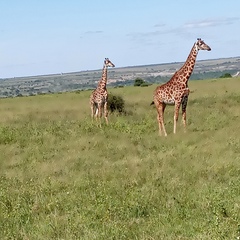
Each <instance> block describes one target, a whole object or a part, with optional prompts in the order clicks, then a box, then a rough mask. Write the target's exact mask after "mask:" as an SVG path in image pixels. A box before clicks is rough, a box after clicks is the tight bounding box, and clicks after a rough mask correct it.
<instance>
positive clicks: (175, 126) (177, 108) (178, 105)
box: [173, 102, 181, 134]
mask: <svg viewBox="0 0 240 240" xmlns="http://www.w3.org/2000/svg"><path fill="white" fill-rule="evenodd" d="M180 104H181V102H180V103H179V102H176V103H175V110H174V126H173V133H174V134H175V133H176V129H177V121H178V115H179V108H180Z"/></svg>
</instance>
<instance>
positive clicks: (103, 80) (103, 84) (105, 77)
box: [98, 64, 107, 89]
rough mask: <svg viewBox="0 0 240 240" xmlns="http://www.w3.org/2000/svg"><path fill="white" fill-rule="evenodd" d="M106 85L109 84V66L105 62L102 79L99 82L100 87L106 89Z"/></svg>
mask: <svg viewBox="0 0 240 240" xmlns="http://www.w3.org/2000/svg"><path fill="white" fill-rule="evenodd" d="M106 85H107V66H106V65H105V64H104V66H103V70H102V79H101V80H100V82H99V83H98V88H101V89H106Z"/></svg>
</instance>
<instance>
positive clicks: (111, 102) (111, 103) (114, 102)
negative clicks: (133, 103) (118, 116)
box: [108, 93, 125, 113]
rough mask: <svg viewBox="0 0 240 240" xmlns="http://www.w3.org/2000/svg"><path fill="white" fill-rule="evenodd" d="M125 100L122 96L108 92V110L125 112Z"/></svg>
mask: <svg viewBox="0 0 240 240" xmlns="http://www.w3.org/2000/svg"><path fill="white" fill-rule="evenodd" d="M124 107H125V102H124V100H123V98H122V97H121V96H115V95H113V94H111V93H110V94H108V110H110V111H111V112H114V111H118V112H119V113H123V112H124Z"/></svg>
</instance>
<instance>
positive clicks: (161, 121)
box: [156, 103, 167, 137]
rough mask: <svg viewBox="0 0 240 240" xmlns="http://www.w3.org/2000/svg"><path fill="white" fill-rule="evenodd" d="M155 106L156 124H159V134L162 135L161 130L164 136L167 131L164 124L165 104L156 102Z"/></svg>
mask: <svg viewBox="0 0 240 240" xmlns="http://www.w3.org/2000/svg"><path fill="white" fill-rule="evenodd" d="M156 107H157V112H158V116H157V119H158V126H159V135H160V136H162V132H163V133H164V136H165V137H166V136H167V132H166V129H165V126H164V110H165V107H166V104H164V103H158V104H157V105H156Z"/></svg>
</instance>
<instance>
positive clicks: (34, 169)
mask: <svg viewBox="0 0 240 240" xmlns="http://www.w3.org/2000/svg"><path fill="white" fill-rule="evenodd" d="M239 80H240V79H239V78H234V79H221V80H206V81H190V83H189V86H190V89H191V90H192V93H191V94H190V97H189V105H188V108H187V111H188V112H187V122H188V131H187V133H184V132H183V129H182V126H181V125H180V124H179V125H178V126H177V134H176V135H174V134H173V133H172V130H173V108H172V107H167V108H166V111H165V122H166V130H167V132H168V134H169V135H168V137H167V138H164V137H162V138H161V137H159V136H158V126H157V120H156V110H155V108H154V107H150V106H149V104H150V102H151V101H152V94H153V90H154V88H155V87H156V85H153V86H150V87H147V88H139V87H125V88H119V89H109V91H110V92H112V93H113V94H118V95H121V96H122V97H123V98H124V100H125V102H126V111H127V113H128V114H127V115H126V116H121V115H120V116H118V115H115V114H112V115H110V117H109V121H110V124H109V126H106V125H105V124H103V126H102V128H98V127H97V125H96V124H95V123H94V122H92V121H91V119H90V108H89V103H88V102H89V96H90V92H89V91H82V92H80V93H78V94H76V93H63V94H52V95H42V96H34V97H22V98H13V99H11V98H9V99H1V100H0V114H1V119H0V152H1V154H0V238H1V239H67V240H69V239H97V240H99V239H149V240H150V239H167V240H168V239H194V240H196V239H237V238H238V237H240V188H239V186H240V155H239V146H240V138H239V135H240V125H239V116H240V108H239V103H240V93H239V87H240V81H239ZM179 122H180V121H179Z"/></svg>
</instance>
